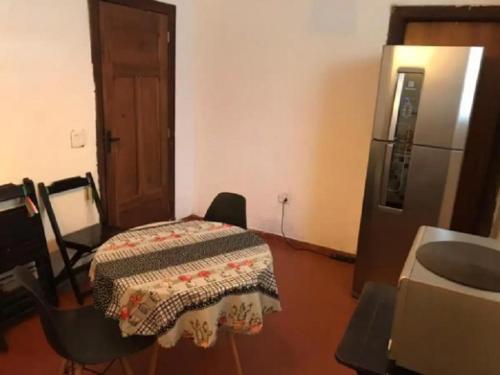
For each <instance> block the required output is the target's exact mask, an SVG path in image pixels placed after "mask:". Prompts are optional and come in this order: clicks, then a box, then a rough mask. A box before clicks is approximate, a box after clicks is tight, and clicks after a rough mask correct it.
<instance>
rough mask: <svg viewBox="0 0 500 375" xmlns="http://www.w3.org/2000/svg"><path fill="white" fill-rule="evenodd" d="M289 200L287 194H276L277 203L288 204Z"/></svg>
mask: <svg viewBox="0 0 500 375" xmlns="http://www.w3.org/2000/svg"><path fill="white" fill-rule="evenodd" d="M289 201H290V199H289V198H288V193H279V194H278V202H279V203H281V204H283V203H288V202H289Z"/></svg>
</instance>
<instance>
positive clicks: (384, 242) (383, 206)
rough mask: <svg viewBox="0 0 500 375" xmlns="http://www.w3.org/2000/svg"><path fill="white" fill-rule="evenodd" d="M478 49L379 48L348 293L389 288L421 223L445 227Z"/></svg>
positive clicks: (456, 178) (457, 172) (477, 66)
mask: <svg viewBox="0 0 500 375" xmlns="http://www.w3.org/2000/svg"><path fill="white" fill-rule="evenodd" d="M482 56H483V48H482V47H427V46H385V47H384V49H383V55H382V62H381V68H380V77H379V87H378V94H377V102H376V110H375V119H374V126H373V136H372V138H373V139H372V141H371V146H370V155H369V162H368V171H367V176H366V183H365V194H364V202H363V212H362V218H361V226H360V232H359V238H358V253H357V257H356V268H355V272H354V283H353V294H354V295H357V294H359V293H360V292H361V290H362V287H363V285H364V283H365V282H367V281H378V282H386V283H391V284H396V282H397V279H398V276H399V273H400V272H401V269H402V267H403V263H404V261H405V259H406V256H407V254H408V252H409V250H410V247H411V243H412V241H413V238H414V236H415V234H416V232H417V229H418V228H419V227H420V226H421V225H431V226H438V227H442V228H449V226H450V222H451V217H452V214H453V205H454V202H455V195H456V190H457V185H458V181H459V177H460V169H461V164H462V157H463V153H464V148H465V143H466V139H467V130H468V125H469V118H470V116H471V112H472V105H473V102H474V94H475V91H476V83H477V79H478V76H479V71H480V66H481V60H482Z"/></svg>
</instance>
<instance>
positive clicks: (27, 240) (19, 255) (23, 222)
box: [0, 178, 58, 350]
mask: <svg viewBox="0 0 500 375" xmlns="http://www.w3.org/2000/svg"><path fill="white" fill-rule="evenodd" d="M28 199H29V200H30V201H28ZM0 202H1V203H2V210H1V211H0V274H1V276H0V284H1V285H0V331H3V329H5V328H6V327H7V326H10V325H12V324H14V323H16V322H17V321H19V320H20V319H22V318H23V317H24V316H26V315H28V314H29V313H31V312H33V304H32V303H31V301H30V299H29V298H28V296H27V295H26V293H25V292H24V291H23V290H22V289H20V288H18V287H16V285H15V283H14V280H13V277H12V273H11V271H12V270H13V269H14V267H16V266H19V265H27V264H32V263H33V262H34V264H35V269H36V273H37V274H38V280H39V281H40V284H41V286H42V290H43V292H44V294H45V296H46V298H47V299H48V300H49V301H50V302H51V303H52V304H54V305H57V303H58V299H57V293H56V288H55V283H54V277H53V273H52V266H51V263H50V257H49V251H48V249H47V241H46V239H45V234H44V231H43V225H42V220H41V219H40V215H39V214H38V213H36V212H37V211H38V202H37V199H36V194H35V187H34V185H33V181H31V180H30V179H28V178H25V179H24V180H23V183H22V184H20V185H15V184H6V185H1V186H0ZM26 204H28V205H29V206H30V209H31V210H32V211H31V215H30V211H28V207H27V206H26ZM0 347H1V349H3V350H6V349H7V344H6V343H5V341H4V340H2V338H1V337H0Z"/></svg>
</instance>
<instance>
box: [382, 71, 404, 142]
mask: <svg viewBox="0 0 500 375" xmlns="http://www.w3.org/2000/svg"><path fill="white" fill-rule="evenodd" d="M405 75H406V74H405V73H401V72H400V73H398V78H397V81H396V91H395V92H394V101H393V102H392V113H391V122H390V123H389V134H387V139H388V140H389V141H394V138H395V137H396V127H397V125H398V115H399V105H400V104H401V93H402V92H403V83H404V81H405Z"/></svg>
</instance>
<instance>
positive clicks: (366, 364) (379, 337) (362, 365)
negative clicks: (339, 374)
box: [335, 283, 417, 375]
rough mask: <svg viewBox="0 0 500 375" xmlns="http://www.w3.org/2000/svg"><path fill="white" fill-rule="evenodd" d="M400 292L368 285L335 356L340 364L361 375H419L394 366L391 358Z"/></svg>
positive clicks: (382, 285) (380, 285)
mask: <svg viewBox="0 0 500 375" xmlns="http://www.w3.org/2000/svg"><path fill="white" fill-rule="evenodd" d="M396 290H397V289H396V288H395V287H393V286H390V285H384V284H377V283H367V284H366V285H365V287H364V288H363V292H362V293H361V296H360V297H359V302H358V306H357V307H356V310H355V311H354V314H353V315H352V317H351V321H350V322H349V326H348V327H347V330H346V332H345V333H344V337H343V338H342V341H341V342H340V345H339V346H338V348H337V352H336V353H335V358H336V359H337V361H338V362H340V363H342V364H343V365H345V366H347V367H350V368H352V369H353V370H356V371H357V373H358V374H359V375H385V374H397V375H400V374H404V375H417V374H416V373H415V372H412V371H409V370H406V369H403V368H400V367H396V366H394V364H393V363H392V362H391V361H390V360H389V359H388V357H387V346H388V343H389V338H390V336H391V327H392V319H393V317H394V308H395V305H396Z"/></svg>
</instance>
